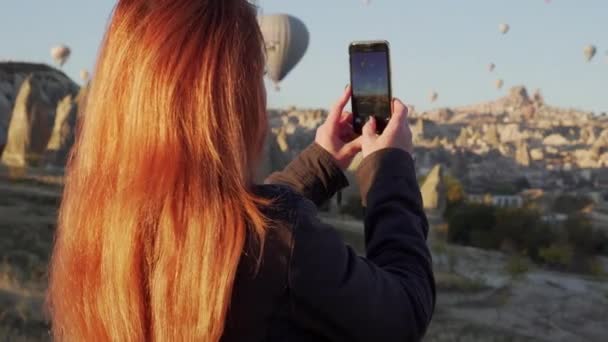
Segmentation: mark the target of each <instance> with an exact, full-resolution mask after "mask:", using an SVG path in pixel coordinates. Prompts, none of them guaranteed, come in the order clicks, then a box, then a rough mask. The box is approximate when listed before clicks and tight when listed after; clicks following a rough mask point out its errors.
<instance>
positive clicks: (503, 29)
mask: <svg viewBox="0 0 608 342" xmlns="http://www.w3.org/2000/svg"><path fill="white" fill-rule="evenodd" d="M498 29H499V30H500V33H502V34H507V32H509V30H510V29H511V27H510V26H509V24H500V25H498Z"/></svg>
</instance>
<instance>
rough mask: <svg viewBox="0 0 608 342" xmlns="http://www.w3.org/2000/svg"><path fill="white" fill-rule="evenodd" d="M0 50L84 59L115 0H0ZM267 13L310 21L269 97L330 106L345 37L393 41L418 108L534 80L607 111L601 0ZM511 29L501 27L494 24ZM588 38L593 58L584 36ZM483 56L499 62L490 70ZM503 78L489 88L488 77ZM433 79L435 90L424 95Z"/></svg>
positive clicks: (388, 4)
mask: <svg viewBox="0 0 608 342" xmlns="http://www.w3.org/2000/svg"><path fill="white" fill-rule="evenodd" d="M2 1H3V2H4V4H3V6H2V10H1V11H0V42H2V43H1V45H0V60H2V59H11V60H26V61H35V62H46V63H51V62H52V60H51V58H50V56H49V49H50V48H51V47H52V46H53V45H56V44H59V43H65V44H68V45H69V46H71V47H72V50H73V55H72V57H71V59H70V61H69V62H68V63H67V64H66V65H65V67H64V70H65V71H66V72H67V73H68V74H69V75H70V76H71V77H72V78H74V79H75V80H78V74H79V71H80V70H81V69H83V68H87V69H92V68H93V65H94V63H95V58H96V55H97V49H98V45H99V43H100V41H101V38H102V35H103V32H104V29H105V27H106V24H107V20H108V18H109V15H110V12H111V9H112V7H113V6H114V4H115V0H89V1H83V0H50V1H49V0H2ZM259 2H260V5H261V7H262V9H263V13H264V14H271V13H288V14H291V15H293V16H296V17H298V18H300V19H301V20H302V21H303V22H304V23H305V24H306V25H307V27H308V29H309V32H310V45H309V48H308V52H307V54H306V55H305V57H304V58H303V59H302V61H301V62H300V63H299V64H298V65H297V66H296V67H295V69H294V70H293V71H292V72H291V73H290V74H289V75H288V76H287V78H286V79H285V80H284V81H283V82H282V84H281V89H280V91H275V90H274V87H273V86H272V85H271V84H270V83H267V84H268V87H267V88H268V102H269V106H270V107H275V108H277V107H287V106H298V107H311V108H328V107H329V106H330V105H331V104H332V103H333V102H335V100H336V99H337V98H338V97H339V96H340V94H341V92H342V90H343V89H344V86H345V85H346V84H347V83H348V80H349V71H348V44H349V43H350V42H351V41H353V40H366V39H385V40H388V41H390V44H391V48H392V51H391V58H392V71H393V75H392V79H393V94H394V95H395V96H397V97H399V98H401V99H402V100H404V101H405V102H407V103H409V104H412V105H414V106H416V108H418V109H430V108H433V107H443V106H458V105H467V104H473V103H478V102H480V101H485V100H491V99H495V98H497V97H499V96H501V95H503V94H506V93H507V91H508V89H509V88H510V87H512V86H515V85H525V86H527V87H528V89H530V90H533V89H536V88H540V89H541V90H542V93H543V95H544V96H545V100H546V101H547V102H548V103H550V104H552V105H558V106H563V107H572V108H578V109H584V110H590V111H595V112H597V113H599V112H608V56H607V52H608V35H607V34H606V33H607V32H608V20H606V16H607V15H608V1H607V0H552V1H551V3H550V4H547V3H545V0H371V4H370V5H368V6H365V5H364V4H363V0H306V1H300V0H260V1H259ZM501 23H508V24H510V26H511V31H510V32H509V33H508V34H507V35H501V34H500V32H499V30H498V25H499V24H501ZM588 44H594V45H596V46H597V47H598V54H597V56H596V58H595V59H594V60H593V61H592V62H591V63H586V62H585V61H584V57H583V52H582V51H583V47H584V46H586V45H588ZM489 63H495V64H496V70H495V71H494V73H489V72H488V70H487V66H488V64H489ZM498 78H501V79H504V81H505V87H504V88H503V89H502V90H500V91H499V90H497V89H496V88H495V87H494V84H495V81H496V79H498ZM433 90H436V91H437V92H438V93H439V99H438V100H437V102H435V103H430V102H429V96H430V95H429V94H430V93H431V92H432V91H433Z"/></svg>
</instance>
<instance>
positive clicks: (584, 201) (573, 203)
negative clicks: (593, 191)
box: [552, 194, 593, 214]
mask: <svg viewBox="0 0 608 342" xmlns="http://www.w3.org/2000/svg"><path fill="white" fill-rule="evenodd" d="M591 204H593V200H592V199H591V198H589V197H587V196H574V195H567V194H563V195H560V196H558V197H557V198H555V200H554V201H553V206H552V209H553V211H555V212H558V213H562V214H574V213H578V212H580V211H581V210H583V209H584V208H586V207H588V206H589V205H591Z"/></svg>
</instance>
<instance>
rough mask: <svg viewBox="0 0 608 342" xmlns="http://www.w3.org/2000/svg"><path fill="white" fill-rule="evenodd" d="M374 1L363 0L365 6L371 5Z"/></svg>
mask: <svg viewBox="0 0 608 342" xmlns="http://www.w3.org/2000/svg"><path fill="white" fill-rule="evenodd" d="M371 3H372V0H363V4H364V5H365V6H369V5H370V4H371Z"/></svg>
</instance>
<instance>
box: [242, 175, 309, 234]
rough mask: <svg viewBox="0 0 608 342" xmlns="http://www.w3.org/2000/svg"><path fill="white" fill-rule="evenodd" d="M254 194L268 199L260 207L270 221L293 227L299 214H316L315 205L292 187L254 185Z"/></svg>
mask: <svg viewBox="0 0 608 342" xmlns="http://www.w3.org/2000/svg"><path fill="white" fill-rule="evenodd" d="M253 192H254V194H255V195H256V196H259V197H262V198H264V199H266V200H269V203H268V204H267V205H266V206H264V207H263V208H260V209H261V211H262V213H263V214H264V215H265V216H266V217H267V218H269V219H270V220H271V221H279V222H281V223H287V226H288V228H290V229H293V228H294V226H295V224H296V223H297V219H298V217H299V216H301V215H310V214H313V215H314V214H316V206H315V205H314V203H312V202H311V201H310V200H308V199H307V198H306V197H304V196H303V195H302V194H300V193H298V192H297V191H295V190H294V189H293V188H291V187H289V186H287V185H282V184H265V185H256V186H255V188H254V191H253Z"/></svg>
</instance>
